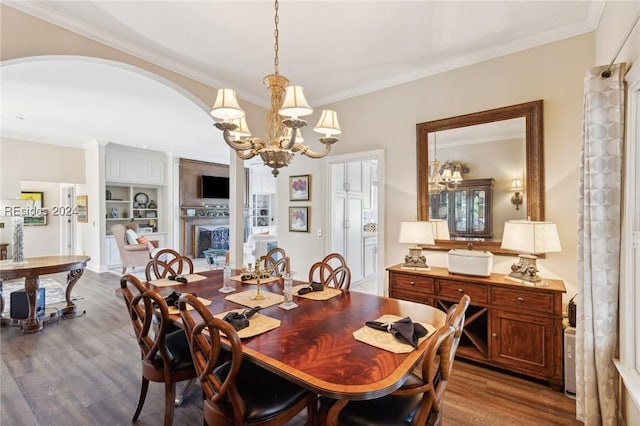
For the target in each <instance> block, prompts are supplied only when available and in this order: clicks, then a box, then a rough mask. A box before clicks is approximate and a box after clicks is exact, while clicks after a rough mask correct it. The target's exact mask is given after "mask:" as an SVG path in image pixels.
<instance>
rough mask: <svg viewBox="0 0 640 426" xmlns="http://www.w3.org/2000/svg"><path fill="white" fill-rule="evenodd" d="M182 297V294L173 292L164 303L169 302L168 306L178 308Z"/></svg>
mask: <svg viewBox="0 0 640 426" xmlns="http://www.w3.org/2000/svg"><path fill="white" fill-rule="evenodd" d="M180 296H182V294H181V293H177V292H175V291H174V292H173V293H171V294H170V295H168V296H167V297H165V298H164V301H165V302H167V306H178V299H180Z"/></svg>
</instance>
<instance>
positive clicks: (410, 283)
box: [393, 274, 433, 294]
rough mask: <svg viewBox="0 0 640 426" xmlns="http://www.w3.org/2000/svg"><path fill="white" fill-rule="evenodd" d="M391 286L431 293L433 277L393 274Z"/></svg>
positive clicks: (398, 288)
mask: <svg viewBox="0 0 640 426" xmlns="http://www.w3.org/2000/svg"><path fill="white" fill-rule="evenodd" d="M393 287H394V288H395V289H397V290H403V291H409V292H420V293H428V294H433V278H422V277H416V276H415V275H405V274H393Z"/></svg>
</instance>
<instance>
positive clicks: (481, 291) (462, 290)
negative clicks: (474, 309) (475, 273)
mask: <svg viewBox="0 0 640 426" xmlns="http://www.w3.org/2000/svg"><path fill="white" fill-rule="evenodd" d="M488 288H489V286H487V285H482V284H470V283H461V282H458V281H445V280H438V283H437V285H436V294H437V295H438V296H441V297H447V298H452V299H454V300H457V299H460V298H461V297H462V296H463V295H465V294H466V295H467V296H469V297H470V298H471V303H472V304H474V305H475V304H478V303H481V304H484V303H487V299H488V298H487V289H488Z"/></svg>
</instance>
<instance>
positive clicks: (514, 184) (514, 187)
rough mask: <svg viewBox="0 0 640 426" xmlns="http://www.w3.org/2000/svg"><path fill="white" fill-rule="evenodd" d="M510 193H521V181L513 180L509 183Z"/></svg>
mask: <svg viewBox="0 0 640 426" xmlns="http://www.w3.org/2000/svg"><path fill="white" fill-rule="evenodd" d="M509 190H511V191H522V181H521V180H520V179H514V180H512V181H511V188H509Z"/></svg>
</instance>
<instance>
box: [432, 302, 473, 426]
mask: <svg viewBox="0 0 640 426" xmlns="http://www.w3.org/2000/svg"><path fill="white" fill-rule="evenodd" d="M470 303H471V298H470V297H469V296H468V295H466V294H465V295H464V296H462V297H461V298H460V301H459V302H458V303H456V304H454V305H451V306H450V307H449V309H448V310H447V320H446V322H445V323H446V324H447V325H449V326H451V327H453V330H454V334H453V339H451V348H450V349H449V350H448V359H444V360H441V361H440V365H439V369H438V371H437V372H435V374H434V373H433V372H432V373H431V374H432V377H433V379H434V382H435V395H434V401H433V407H432V408H431V414H430V418H429V424H431V425H439V424H440V423H441V421H442V409H443V407H444V393H445V390H446V388H447V383H448V382H449V376H450V375H451V369H452V368H453V361H454V359H455V356H456V351H457V350H458V345H459V344H460V338H461V337H462V333H463V331H464V321H465V316H466V311H467V308H468V307H469V304H470ZM440 356H441V357H442V356H443V354H440ZM422 374H424V371H423V372H422Z"/></svg>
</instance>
